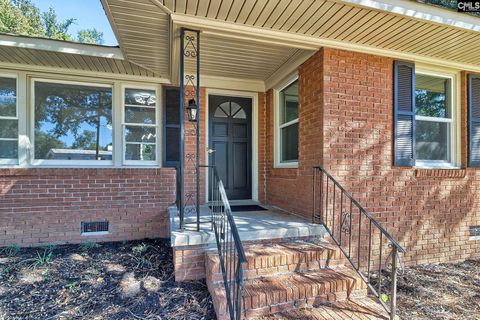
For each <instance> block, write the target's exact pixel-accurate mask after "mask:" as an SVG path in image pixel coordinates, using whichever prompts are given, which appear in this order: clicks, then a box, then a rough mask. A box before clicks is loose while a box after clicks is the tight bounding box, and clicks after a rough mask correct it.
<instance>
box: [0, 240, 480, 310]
mask: <svg viewBox="0 0 480 320" xmlns="http://www.w3.org/2000/svg"><path fill="white" fill-rule="evenodd" d="M398 314H399V315H400V316H401V318H402V319H407V320H410V319H422V320H423V319H429V320H430V319H442V320H443V319H449V320H450V319H458V320H480V261H465V262H462V263H457V264H437V265H433V264H432V265H422V266H416V267H408V268H406V269H405V270H404V272H403V274H401V275H400V277H399V284H398ZM10 319H35V320H43V319H115V320H116V319H141V320H142V319H148V320H150V319H167V320H168V319H192V320H196V319H215V315H214V311H213V306H212V302H211V298H210V296H209V293H208V290H207V287H206V285H205V282H203V281H197V282H188V283H176V282H175V281H174V278H173V264H172V255H171V248H170V246H169V242H168V241H166V240H145V241H132V242H126V243H104V244H100V245H96V244H93V243H86V244H83V245H66V246H56V247H42V248H28V249H25V248H23V249H20V248H18V247H8V248H4V249H1V250H0V320H10Z"/></svg>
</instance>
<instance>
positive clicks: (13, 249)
mask: <svg viewBox="0 0 480 320" xmlns="http://www.w3.org/2000/svg"><path fill="white" fill-rule="evenodd" d="M20 250H21V248H20V246H19V245H18V244H11V245H9V246H8V247H6V248H3V250H2V251H3V253H5V254H6V255H7V256H9V257H14V256H16V255H17V254H18V253H19V252H20Z"/></svg>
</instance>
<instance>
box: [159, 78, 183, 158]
mask: <svg viewBox="0 0 480 320" xmlns="http://www.w3.org/2000/svg"><path fill="white" fill-rule="evenodd" d="M164 93H165V94H164V97H165V99H164V100H165V109H164V110H165V111H164V112H165V113H164V119H165V127H164V130H165V131H164V143H163V145H164V150H165V151H164V153H163V154H164V164H165V166H169V167H176V166H178V165H179V162H180V89H179V88H173V87H171V88H165V91H164Z"/></svg>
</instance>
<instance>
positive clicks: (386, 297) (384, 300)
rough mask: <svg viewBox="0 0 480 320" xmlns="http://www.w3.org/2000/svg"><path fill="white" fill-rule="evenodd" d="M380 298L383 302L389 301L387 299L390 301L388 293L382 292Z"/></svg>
mask: <svg viewBox="0 0 480 320" xmlns="http://www.w3.org/2000/svg"><path fill="white" fill-rule="evenodd" d="M380 299H382V301H383V302H385V303H387V301H388V294H386V293H382V294H381V295H380Z"/></svg>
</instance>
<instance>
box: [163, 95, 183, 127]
mask: <svg viewBox="0 0 480 320" xmlns="http://www.w3.org/2000/svg"><path fill="white" fill-rule="evenodd" d="M165 109H166V116H165V122H166V124H180V90H179V89H178V88H167V89H165Z"/></svg>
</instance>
